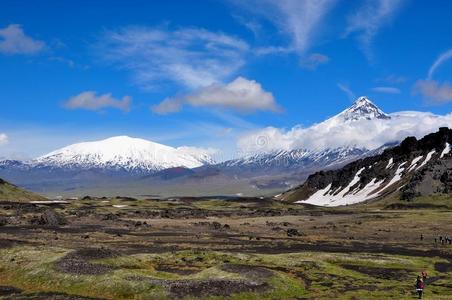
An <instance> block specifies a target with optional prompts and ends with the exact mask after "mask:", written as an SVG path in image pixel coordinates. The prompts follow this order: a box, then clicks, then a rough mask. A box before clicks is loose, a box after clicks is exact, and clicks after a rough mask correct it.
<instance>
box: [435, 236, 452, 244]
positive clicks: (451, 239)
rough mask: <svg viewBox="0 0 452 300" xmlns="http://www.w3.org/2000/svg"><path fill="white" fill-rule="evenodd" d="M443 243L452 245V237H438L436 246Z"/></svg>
mask: <svg viewBox="0 0 452 300" xmlns="http://www.w3.org/2000/svg"><path fill="white" fill-rule="evenodd" d="M438 241H439V243H441V245H447V244H448V245H452V237H451V236H442V235H440V236H438V237H437V238H436V237H435V244H438Z"/></svg>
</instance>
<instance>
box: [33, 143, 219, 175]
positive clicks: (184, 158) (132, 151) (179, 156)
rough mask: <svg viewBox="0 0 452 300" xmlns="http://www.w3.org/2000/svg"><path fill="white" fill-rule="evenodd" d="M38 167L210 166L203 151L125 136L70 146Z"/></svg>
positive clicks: (48, 156)
mask: <svg viewBox="0 0 452 300" xmlns="http://www.w3.org/2000/svg"><path fill="white" fill-rule="evenodd" d="M33 163H34V164H35V165H38V166H51V167H62V168H82V169H89V168H108V169H125V170H127V171H147V172H149V171H159V170H163V169H167V168H172V167H186V168H195V167H199V166H202V165H205V164H210V163H212V158H211V157H210V156H209V155H208V153H206V152H205V151H203V150H201V149H197V148H192V147H179V148H173V147H169V146H166V145H162V144H158V143H154V142H151V141H148V140H144V139H139V138H131V137H128V136H117V137H111V138H108V139H105V140H101V141H94V142H85V143H78V144H73V145H70V146H67V147H64V148H61V149H58V150H55V151H53V152H51V153H49V154H46V155H44V156H41V157H39V158H37V159H36V160H35V161H34V162H33Z"/></svg>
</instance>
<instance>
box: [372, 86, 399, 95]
mask: <svg viewBox="0 0 452 300" xmlns="http://www.w3.org/2000/svg"><path fill="white" fill-rule="evenodd" d="M372 91H374V92H377V93H383V94H400V93H401V92H400V89H398V88H395V87H390V86H377V87H374V88H372Z"/></svg>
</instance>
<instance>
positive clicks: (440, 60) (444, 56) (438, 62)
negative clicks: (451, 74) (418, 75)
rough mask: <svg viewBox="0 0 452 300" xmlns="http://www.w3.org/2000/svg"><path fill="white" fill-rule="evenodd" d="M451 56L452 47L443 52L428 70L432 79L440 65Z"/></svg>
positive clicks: (429, 77)
mask: <svg viewBox="0 0 452 300" xmlns="http://www.w3.org/2000/svg"><path fill="white" fill-rule="evenodd" d="M451 58H452V49H449V50H447V51H446V52H444V53H441V55H440V56H439V57H438V58H437V59H436V60H435V62H434V63H433V65H432V66H431V67H430V69H429V70H428V79H432V77H433V74H434V73H435V71H436V69H438V68H439V66H441V65H442V64H443V63H444V62H446V61H447V60H449V59H451Z"/></svg>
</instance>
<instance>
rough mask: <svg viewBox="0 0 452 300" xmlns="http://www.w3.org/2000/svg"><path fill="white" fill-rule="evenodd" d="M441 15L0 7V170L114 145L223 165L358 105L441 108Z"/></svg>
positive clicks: (274, 6)
mask: <svg viewBox="0 0 452 300" xmlns="http://www.w3.org/2000/svg"><path fill="white" fill-rule="evenodd" d="M450 11H452V3H451V2H449V1H413V0H411V1H410V0H374V1H344V0H343V1H340V0H337V1H334V0H321V1H313V0H306V1H296V0H281V1H276V0H275V1H272V0H263V1H257V0H250V1H238V0H237V1H235V0H230V1H228V0H225V1H220V0H204V1H176V0H173V1H171V0H167V1H108V2H107V1H39V2H37V1H17V0H14V1H7V0H6V1H2V2H1V3H0V86H1V94H0V104H1V112H0V157H18V158H21V157H33V156H36V155H40V154H44V153H46V152H48V151H50V150H54V149H55V148H58V147H62V146H65V145H67V144H70V143H74V142H79V141H85V140H93V139H98V138H106V137H109V136H113V135H129V136H134V137H142V138H147V139H151V140H153V141H156V142H161V143H164V144H168V145H171V146H181V145H192V146H198V147H212V148H217V149H223V150H226V149H227V151H229V152H231V151H233V149H235V145H236V142H237V139H239V138H240V137H241V136H242V135H243V134H245V133H247V132H250V131H253V130H258V129H260V128H264V127H267V126H273V127H275V128H281V130H284V129H290V128H292V127H294V126H297V125H301V126H309V125H311V124H313V123H316V122H320V121H322V120H324V119H325V118H327V117H329V116H332V115H334V114H336V113H338V112H339V111H341V110H343V109H344V108H346V107H347V106H349V105H351V103H352V102H353V99H354V98H355V97H357V96H360V95H367V96H369V98H370V99H372V100H373V101H374V102H375V103H376V104H378V106H379V107H380V108H382V109H383V110H384V111H386V112H395V111H405V110H417V111H430V112H433V113H435V114H441V115H444V114H448V113H449V112H450V111H451V108H452V104H451V102H452V85H451V84H450V83H449V81H450V74H451V73H450V70H451V68H452V59H450V58H452V50H450V49H452V34H451V29H450V28H452V18H450Z"/></svg>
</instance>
